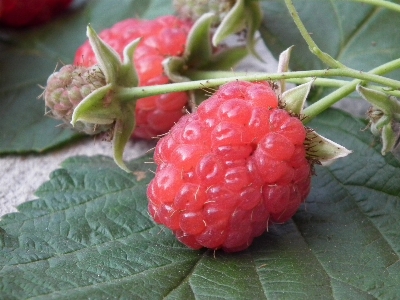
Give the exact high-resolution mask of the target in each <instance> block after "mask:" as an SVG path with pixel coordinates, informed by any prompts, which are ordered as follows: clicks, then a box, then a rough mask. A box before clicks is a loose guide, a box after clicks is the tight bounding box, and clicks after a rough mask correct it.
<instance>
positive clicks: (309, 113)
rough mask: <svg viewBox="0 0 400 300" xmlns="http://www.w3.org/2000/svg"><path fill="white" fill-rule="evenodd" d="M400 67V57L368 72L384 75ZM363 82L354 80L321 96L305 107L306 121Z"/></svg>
mask: <svg viewBox="0 0 400 300" xmlns="http://www.w3.org/2000/svg"><path fill="white" fill-rule="evenodd" d="M398 68H400V59H395V60H393V61H390V62H388V63H386V64H383V65H381V66H379V67H377V68H375V69H373V70H371V71H370V72H368V74H375V75H382V74H386V73H390V72H392V71H394V70H396V69H398ZM360 83H362V81H361V80H358V79H356V80H352V81H351V82H349V83H348V84H346V85H344V86H342V87H341V88H339V89H337V90H336V91H334V92H333V93H331V94H329V95H327V96H325V97H323V98H321V99H320V100H319V101H317V102H315V103H313V104H312V105H310V106H309V107H307V108H306V109H304V111H303V114H304V116H305V117H306V119H305V122H304V123H306V122H308V121H310V120H311V119H312V118H314V117H315V116H317V115H318V114H320V113H321V112H323V111H324V110H326V109H328V108H329V107H331V106H332V105H333V104H335V103H336V102H338V101H340V100H341V99H343V98H344V97H346V96H348V95H350V94H351V93H352V92H354V90H355V88H356V87H357V85H358V84H360Z"/></svg>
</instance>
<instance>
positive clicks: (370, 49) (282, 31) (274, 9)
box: [261, 0, 400, 78]
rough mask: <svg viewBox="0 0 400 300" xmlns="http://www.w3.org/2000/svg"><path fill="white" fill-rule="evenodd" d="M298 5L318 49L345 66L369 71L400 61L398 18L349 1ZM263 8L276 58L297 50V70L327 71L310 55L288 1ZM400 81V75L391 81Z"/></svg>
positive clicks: (311, 0) (298, 1)
mask: <svg viewBox="0 0 400 300" xmlns="http://www.w3.org/2000/svg"><path fill="white" fill-rule="evenodd" d="M392 2H396V3H400V2H399V1H392ZM293 3H294V5H295V7H296V9H297V10H298V13H299V15H300V18H301V20H302V21H303V23H304V24H305V26H306V28H307V30H308V32H311V33H312V35H311V36H312V38H313V39H314V41H315V42H316V43H317V45H318V46H319V47H320V48H321V50H322V51H324V52H327V53H328V54H330V55H331V56H332V57H334V58H335V59H337V60H339V61H340V62H341V63H343V64H345V65H347V66H349V67H352V68H355V69H357V70H362V71H369V70H370V69H372V68H374V67H377V66H379V65H381V64H383V63H386V62H388V61H390V60H393V59H396V58H398V56H399V52H400V31H399V30H397V29H398V28H399V26H400V18H399V14H398V13H397V12H394V11H391V10H388V9H384V8H379V7H376V6H372V5H368V4H364V3H359V2H353V1H343V0H330V1H321V0H294V1H293ZM261 4H262V7H263V11H264V22H263V26H262V29H261V32H262V37H263V40H264V42H265V43H266V45H267V46H268V47H269V48H270V50H271V51H272V52H273V53H274V55H275V56H276V57H278V55H279V53H280V52H282V51H283V50H285V49H286V48H288V47H290V46H292V45H294V46H295V48H294V49H293V51H292V58H291V68H292V69H293V70H310V69H321V68H326V66H324V65H323V64H322V63H321V62H320V60H319V59H318V58H317V57H316V56H314V55H313V54H311V52H310V51H309V49H308V46H307V44H306V43H305V42H304V40H303V38H302V37H301V35H300V33H299V31H298V29H297V27H296V26H295V24H294V22H293V20H292V18H291V17H290V15H289V13H288V10H287V8H286V6H285V3H284V1H280V0H265V1H261ZM399 76H400V71H396V72H394V73H393V74H392V75H391V77H393V78H399Z"/></svg>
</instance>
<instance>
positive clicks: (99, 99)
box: [71, 84, 119, 126]
mask: <svg viewBox="0 0 400 300" xmlns="http://www.w3.org/2000/svg"><path fill="white" fill-rule="evenodd" d="M110 92H111V84H107V85H105V86H102V87H100V88H98V89H97V90H94V91H93V92H92V93H90V94H89V95H87V96H86V97H85V98H84V99H83V100H82V101H81V102H80V103H79V104H78V105H77V106H76V107H75V109H74V112H73V114H72V119H71V125H72V126H74V125H75V123H76V122H78V121H81V122H87V123H91V124H99V125H101V124H112V123H113V122H114V120H115V118H116V117H117V116H118V114H119V105H118V104H115V102H114V101H112V100H111V99H112V98H110V100H109V101H107V96H108V94H109V93H110Z"/></svg>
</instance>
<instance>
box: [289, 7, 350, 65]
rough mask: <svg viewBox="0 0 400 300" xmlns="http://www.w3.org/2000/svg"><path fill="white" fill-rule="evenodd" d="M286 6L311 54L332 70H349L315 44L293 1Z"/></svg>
mask: <svg viewBox="0 0 400 300" xmlns="http://www.w3.org/2000/svg"><path fill="white" fill-rule="evenodd" d="M285 4H286V7H287V8H288V10H289V12H290V15H291V16H292V19H293V21H294V23H295V24H296V26H297V28H298V29H299V31H300V34H301V35H302V37H303V39H304V40H305V41H306V43H307V45H308V47H309V48H310V51H311V53H313V54H314V55H316V56H317V57H318V58H319V59H320V60H321V61H322V62H323V63H325V64H326V65H327V66H329V67H330V68H339V69H347V67H346V66H345V65H343V64H342V63H341V62H339V61H337V60H336V59H334V58H333V57H332V56H330V55H329V54H328V53H325V52H323V51H322V50H321V49H320V48H319V47H318V45H317V44H316V43H315V42H314V40H313V39H312V37H311V35H310V34H309V33H308V31H307V28H306V27H305V26H304V24H303V22H302V21H301V19H300V16H299V14H298V12H297V10H296V8H295V6H294V5H293V1H292V0H285Z"/></svg>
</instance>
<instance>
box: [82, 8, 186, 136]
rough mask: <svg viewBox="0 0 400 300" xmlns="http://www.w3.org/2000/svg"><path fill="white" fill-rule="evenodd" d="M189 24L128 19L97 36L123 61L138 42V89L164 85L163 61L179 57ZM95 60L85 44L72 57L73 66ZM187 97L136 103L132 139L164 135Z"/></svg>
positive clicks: (174, 95)
mask: <svg viewBox="0 0 400 300" xmlns="http://www.w3.org/2000/svg"><path fill="white" fill-rule="evenodd" d="M191 26H192V24H191V23H190V22H187V21H182V20H180V19H178V18H176V17H174V16H163V17H159V18H158V19H155V20H139V19H127V20H124V21H121V22H119V23H117V24H115V25H114V26H113V27H111V28H109V29H105V30H103V31H102V32H100V34H99V36H100V38H102V39H103V40H104V41H105V42H106V43H108V44H109V45H110V46H111V47H112V48H113V49H115V50H116V51H117V52H118V53H119V54H120V55H121V57H122V53H123V49H124V47H125V46H126V45H127V44H129V43H130V42H132V41H133V40H135V39H137V38H141V41H140V43H139V45H138V47H137V48H136V51H135V54H134V63H135V67H136V70H137V72H138V76H139V85H140V86H149V85H156V84H166V83H169V82H170V80H169V79H168V77H167V76H166V75H165V74H164V70H163V66H162V61H163V60H164V59H165V58H166V57H169V56H182V55H183V53H184V50H185V43H186V39H187V36H188V33H189V30H190V28H191ZM96 62H97V61H96V57H95V55H94V53H93V51H92V48H91V46H90V44H89V42H88V41H87V42H86V43H85V44H83V45H82V46H81V47H80V48H79V49H78V50H77V52H76V54H75V60H74V64H76V65H83V66H92V65H93V64H96ZM187 102H188V95H187V93H184V92H177V93H169V94H162V95H160V96H152V97H147V98H142V99H139V100H138V101H137V103H136V128H135V131H134V133H133V136H134V137H139V138H145V139H151V138H154V137H156V136H157V135H160V134H164V133H166V132H168V130H169V129H170V128H171V127H172V126H173V125H174V124H175V123H176V122H177V121H178V120H179V119H180V118H181V117H182V116H183V115H184V113H185V109H184V108H185V106H186V104H187Z"/></svg>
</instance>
